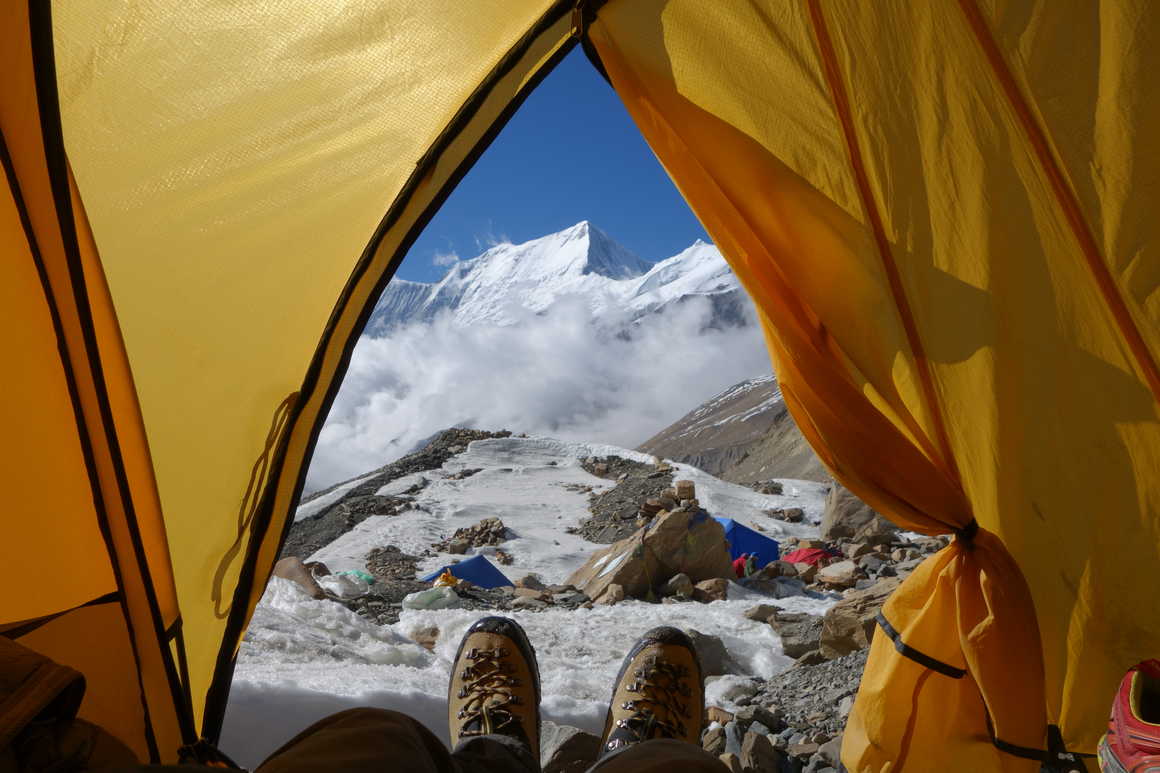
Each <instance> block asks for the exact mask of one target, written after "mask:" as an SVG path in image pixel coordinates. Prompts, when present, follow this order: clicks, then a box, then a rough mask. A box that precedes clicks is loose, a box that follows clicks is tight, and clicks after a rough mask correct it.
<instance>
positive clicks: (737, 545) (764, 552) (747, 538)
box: [715, 518, 781, 569]
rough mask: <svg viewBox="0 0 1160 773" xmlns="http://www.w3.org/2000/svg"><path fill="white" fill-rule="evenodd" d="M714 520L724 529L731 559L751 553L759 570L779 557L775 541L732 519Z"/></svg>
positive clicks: (778, 548)
mask: <svg viewBox="0 0 1160 773" xmlns="http://www.w3.org/2000/svg"><path fill="white" fill-rule="evenodd" d="M715 520H716V521H717V523H719V524H721V525H722V526H723V527H725V539H727V540H729V555H730V556H731V557H733V558H740V557H741V554H742V553H751V554H752V555H753V556H754V558H755V559H756V562H757V567H758V568H759V569H760V568H761V567H763V566H765V565H766V564H768V563H769V562H770V561H776V560H777V559H778V558H780V557H781V549H780V547H779V546H778V544H777V540H774V539H770V538H769V537H767V536H765V535H764V534H762V533H761V532H758V531H754V530H753V529H751V528H749V527H748V526H746V525H745V524H743V523H738V522H737V521H735V520H733V519H732V518H715Z"/></svg>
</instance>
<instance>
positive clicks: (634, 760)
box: [257, 708, 727, 773]
mask: <svg viewBox="0 0 1160 773" xmlns="http://www.w3.org/2000/svg"><path fill="white" fill-rule="evenodd" d="M320 770H326V771H333V772H334V773H390V772H391V771H405V772H406V773H540V761H539V760H537V759H533V758H532V756H531V754H529V753H528V751H527V750H526V749H524V748H522V747H520V746H519V745H518V744H516V743H514V742H513V741H511V740H510V739H508V738H506V737H503V736H480V737H476V738H469V739H466V740H464V741H463V742H461V743H460V744H459V745H458V746H457V747H456V748H455V750H454V751H448V750H447V747H446V746H444V745H443V742H442V741H440V740H439V739H438V738H437V737H436V736H435V734H434V733H432V732H431V731H430V730H428V729H427V728H425V727H423V725H421V724H420V723H419V722H417V721H416V720H414V719H411V718H410V717H408V716H407V715H406V714H400V713H399V712H397V711H386V710H384V709H370V708H363V709H351V710H349V711H343V712H340V713H338V714H333V715H331V716H329V717H326V718H325V719H321V720H319V721H318V722H315V723H314V724H313V725H311V726H310V727H308V728H306V729H305V730H303V731H302V732H301V733H299V734H298V735H296V736H294V738H292V739H290V741H288V742H287V743H286V744H285V745H284V746H282V748H281V749H279V750H278V751H276V752H274V753H273V754H272V755H270V758H269V759H267V760H266V761H265V762H263V763H262V764H261V765H260V766H259V767H258V770H257V773H306V772H307V771H311V772H313V771H320ZM726 770H727V768H726V767H725V766H724V765H723V764H722V763H721V762H720V761H719V760H718V759H717V758H715V757H714V756H713V755H711V754H709V753H708V752H705V751H703V750H702V749H701V748H700V747H697V746H694V745H692V744H687V743H681V742H680V741H667V740H656V741H646V742H645V743H641V744H636V745H635V746H630V747H628V748H626V749H623V750H621V751H619V752H617V753H615V754H613V755H610V756H609V757H606V758H605V759H604V760H602V761H600V762H598V763H597V764H595V765H593V766H592V767H591V768H590V769H589V771H590V773H596V771H599V773H684V772H685V771H688V773H722V771H726Z"/></svg>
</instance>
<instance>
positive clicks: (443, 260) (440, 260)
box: [431, 250, 459, 266]
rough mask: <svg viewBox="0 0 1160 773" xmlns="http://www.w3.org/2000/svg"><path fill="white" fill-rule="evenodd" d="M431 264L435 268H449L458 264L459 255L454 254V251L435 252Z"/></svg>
mask: <svg viewBox="0 0 1160 773" xmlns="http://www.w3.org/2000/svg"><path fill="white" fill-rule="evenodd" d="M431 262H432V263H434V264H435V265H436V266H450V265H452V264H453V263H458V262H459V255H458V254H456V252H455V251H454V250H448V251H447V252H436V253H435V254H434V255H433V256H431Z"/></svg>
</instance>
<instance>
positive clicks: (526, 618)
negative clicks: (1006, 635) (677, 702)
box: [222, 578, 832, 766]
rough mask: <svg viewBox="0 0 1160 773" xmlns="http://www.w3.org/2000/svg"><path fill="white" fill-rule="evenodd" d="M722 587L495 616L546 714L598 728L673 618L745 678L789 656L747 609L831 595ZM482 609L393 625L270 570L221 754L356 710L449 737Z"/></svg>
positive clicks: (279, 739)
mask: <svg viewBox="0 0 1160 773" xmlns="http://www.w3.org/2000/svg"><path fill="white" fill-rule="evenodd" d="M730 591H731V594H730V595H731V596H733V595H736V596H737V598H730V600H727V601H718V602H714V603H711V604H697V603H691V602H689V603H680V604H649V603H646V602H641V601H625V602H622V603H620V604H617V605H616V606H612V607H607V606H596V607H593V608H592V609H577V610H574V611H570V610H565V609H548V610H545V611H543V612H521V611H513V612H505V613H503V614H505V615H506V616H510V617H512V618H514V619H515V620H516V621H517V622H518V623H520V625H522V626H523V627H524V629H525V630H526V631H527V633H528V638H529V639H530V641H531V642H532V645H533V647H535V649H536V653H537V662H538V663H539V668H540V680H541V686H542V693H543V699H542V701H541V711H542V715H543V717H544V719H547V720H550V721H553V722H558V723H562V724H569V725H573V726H576V727H581V728H583V729H585V730H589V731H590V732H595V733H599V732H600V731H601V729H602V727H603V723H604V713H605V711H606V710H607V707H608V698H609V694H610V692H611V689H612V682H613V680H614V679H615V677H616V673H617V671H618V670H619V668H620V664H621V661H622V659H623V658H624V655H625V654H626V653H627V652H628V650H629V649H630V648H631V646H632V644H633V642H635V641H636V639H637V638H638V637H639V636H640V635H641V634H643V633H644V632H645V631H647V630H648V629H650V628H652V627H654V626H658V625H673V626H676V627H679V628H694V629H696V630H698V631H700V632H702V633H707V634H712V635H714V636H718V637H720V638H721V640H722V642H723V643H724V644H725V647H726V649H727V650H728V652H729V654H730V656H731V657H732V658H733V660H734V661H735V662H736V663H737V664H738V665H739V666H740V669H741V670H742V671H743V672H744V674H745V675H748V676H762V677H768V676H770V675H772V674H774V673H776V672H777V671H780V670H782V669H784V668H786V667H787V666H788V665H789V664H790V662H791V660H790V659H789V658H787V657H786V656H785V655H783V654H782V652H781V642H780V640H779V639H778V638H777V635H776V634H775V633H774V631H773V629H772V628H770V627H769V626H768V625H766V624H765V623H759V622H756V621H753V620H748V619H746V618H745V617H744V616H743V613H744V611H745V610H746V609H748V608H749V607H750V606H752V605H753V604H754V603H756V599H760V600H761V601H762V602H765V603H772V604H774V605H776V606H779V607H783V608H785V609H787V610H795V611H796V610H801V611H807V610H808V611H811V612H814V613H815V614H816V613H819V612H821V611H824V609H825V608H826V607H828V606H829V604H831V603H832V602H831V601H829V600H817V599H809V598H804V597H796V598H790V599H784V600H777V601H772V600H770V599H768V598H767V597H764V596H759V595H758V594H753V593H751V592H746V591H744V590H743V589H741V588H740V587H738V586H733V587H731V589H730ZM483 614H484V613H481V612H479V611H474V610H462V609H444V610H404V611H403V613H402V616H401V619H400V621H399V622H398V623H396V624H395V625H391V626H377V625H375V624H374V623H372V622H371V621H369V620H367V619H365V618H362V617H359V616H358V615H356V614H354V613H353V612H350V611H349V610H347V609H346V608H345V607H342V606H340V605H338V604H335V603H334V602H331V601H315V600H313V599H311V598H309V597H308V596H307V595H306V594H305V593H304V592H302V591H301V590H299V588H298V587H297V586H296V585H294V584H293V583H291V582H290V581H288V580H281V579H277V578H275V579H274V580H272V581H271V584H270V586H269V587H268V588H267V591H266V594H265V596H263V598H262V601H261V603H260V604H259V607H258V610H257V611H256V612H255V615H254V619H253V622H252V623H251V626H250V631H249V633H248V634H247V636H246V642H245V645H244V646H243V648H242V651H241V655H240V657H239V660H238V664H237V668H236V670H235V672H234V685H233V689H232V692H231V695H230V705H229V709H228V710H227V714H226V732H225V734H224V736H223V739H222V748H223V750H224V751H225V752H226V753H227V754H230V755H231V756H233V757H234V758H235V759H237V760H238V762H240V763H241V764H243V765H247V766H253V765H256V764H258V763H259V762H260V761H261V760H262V759H264V758H265V756H267V755H268V754H269V753H270V752H272V751H273V750H275V749H276V748H277V747H278V746H280V745H281V744H283V743H285V741H286V740H288V739H289V738H291V737H292V736H293V735H294V734H296V733H297V732H298V731H299V730H301V729H303V728H304V727H305V726H307V725H308V724H310V723H311V722H313V721H315V720H317V719H320V718H322V717H323V716H326V715H327V714H330V713H333V712H335V711H341V710H343V709H346V708H352V707H355V706H376V707H380V708H389V709H395V710H397V711H403V712H405V713H407V714H410V715H411V716H414V717H415V718H416V719H418V720H419V721H421V722H422V723H423V724H424V725H426V726H427V727H428V728H429V729H430V730H432V732H434V733H435V734H436V735H438V736H439V737H440V738H443V739H444V741H446V739H447V728H446V721H447V718H446V695H445V694H446V690H447V678H448V674H449V673H450V671H451V663H452V661H453V659H454V657H455V653H456V650H457V649H458V646H459V642H460V639H461V638H462V636H463V634H464V632H465V631H466V630H467V628H468V627H469V626H470V625H471V624H472V623H473V622H475V621H476V620H477V619H479V618H480V617H482V616H483ZM431 626H434V627H437V628H438V629H439V635H438V638H437V641H436V644H435V649H434V651H433V652H428V651H427V650H425V649H423V648H422V647H420V646H419V645H417V644H415V643H414V642H413V641H412V640H411V639H410V637H411V636H412V635H414V634H415V632H417V631H418V630H420V629H422V628H427V627H431ZM739 679H740V680H744V679H745V676H741V677H735V676H730V677H723V678H722V679H721V680H710V682H711V686H712V685H715V684H716V682H717V681H722V682H723V686H728V685H730V684H734V683H736V681H737V680H739ZM713 689H716V690H718V691H720V689H719V688H716V687H714V688H713Z"/></svg>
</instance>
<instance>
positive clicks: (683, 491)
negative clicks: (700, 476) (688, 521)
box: [673, 480, 697, 500]
mask: <svg viewBox="0 0 1160 773" xmlns="http://www.w3.org/2000/svg"><path fill="white" fill-rule="evenodd" d="M673 488H674V489H675V492H674V493H676V495H677V499H678V500H685V499H696V498H697V489H696V486H694V485H693V481H691V480H678V481H677V482H676V483H674V484H673Z"/></svg>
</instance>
